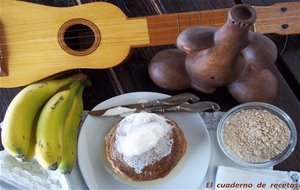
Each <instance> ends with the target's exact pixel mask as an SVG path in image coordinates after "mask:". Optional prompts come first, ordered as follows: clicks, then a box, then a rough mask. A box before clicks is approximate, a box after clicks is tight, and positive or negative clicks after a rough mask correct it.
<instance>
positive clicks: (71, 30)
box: [58, 18, 101, 56]
mask: <svg viewBox="0 0 300 190" xmlns="http://www.w3.org/2000/svg"><path fill="white" fill-rule="evenodd" d="M100 40H101V36H100V31H99V29H98V28H97V26H96V25H94V24H93V23H92V22H90V21H88V20H85V19H80V18H78V19H73V20H69V21H68V22H66V23H65V24H63V26H62V27H61V28H60V30H59V32H58V42H59V45H60V46H61V48H62V49H63V50H64V51H65V52H67V53H69V54H72V55H75V56H84V55H88V54H90V53H92V52H94V51H95V50H96V49H97V48H98V46H99V44H100Z"/></svg>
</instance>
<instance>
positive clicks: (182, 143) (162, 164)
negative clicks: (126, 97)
mask: <svg viewBox="0 0 300 190" xmlns="http://www.w3.org/2000/svg"><path fill="white" fill-rule="evenodd" d="M126 143H127V144H126ZM105 148H106V149H105V150H106V157H107V160H108V162H109V163H110V164H111V166H112V168H113V169H114V171H115V172H116V173H117V174H119V175H120V176H121V177H123V178H125V179H128V180H133V181H150V180H155V179H159V178H163V177H165V176H167V175H168V174H169V173H170V172H171V171H172V169H173V168H174V167H175V166H176V165H177V164H178V162H179V161H180V159H181V158H182V157H183V155H184V154H185V152H186V148H187V143H186V139H185V137H184V134H183V131H182V130H181V129H180V128H179V126H178V125H177V123H176V122H175V121H173V120H171V119H169V118H166V117H164V116H161V115H157V114H153V113H135V114H132V115H130V116H127V117H126V118H124V119H122V120H121V121H119V122H117V123H116V124H115V125H114V126H113V127H112V129H111V130H110V132H109V133H108V134H107V135H106V137H105Z"/></svg>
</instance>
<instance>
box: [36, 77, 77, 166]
mask: <svg viewBox="0 0 300 190" xmlns="http://www.w3.org/2000/svg"><path fill="white" fill-rule="evenodd" d="M81 85H82V84H81V82H79V81H74V82H72V84H71V87H70V89H67V90H64V91H61V92H58V93H56V94H55V95H54V96H53V97H51V98H50V100H49V101H48V102H47V103H46V105H45V106H44V108H43V110H42V112H41V115H40V117H39V120H38V123H37V131H36V143H37V144H36V149H35V156H36V159H37V161H38V162H39V164H40V165H41V166H43V167H44V168H47V169H50V170H56V169H57V167H58V165H59V163H60V161H61V159H62V151H63V141H62V139H63V127H64V122H65V119H66V117H67V113H68V111H69V109H70V108H71V105H72V101H73V99H74V97H75V95H76V93H77V91H78V90H79V88H80V86H81Z"/></svg>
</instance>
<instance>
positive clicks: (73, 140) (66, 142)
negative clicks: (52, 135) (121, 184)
mask: <svg viewBox="0 0 300 190" xmlns="http://www.w3.org/2000/svg"><path fill="white" fill-rule="evenodd" d="M84 87H85V86H84V85H82V86H81V87H80V89H79V91H78V92H77V94H76V96H75V97H74V100H73V103H72V106H71V108H70V110H69V112H68V116H67V117H66V120H65V123H64V134H63V153H62V160H61V162H60V164H59V166H58V171H59V172H60V173H62V174H70V173H71V171H72V169H73V168H74V166H75V164H76V158H77V138H78V131H79V124H80V120H81V115H82V113H83V101H82V93H83V90H84Z"/></svg>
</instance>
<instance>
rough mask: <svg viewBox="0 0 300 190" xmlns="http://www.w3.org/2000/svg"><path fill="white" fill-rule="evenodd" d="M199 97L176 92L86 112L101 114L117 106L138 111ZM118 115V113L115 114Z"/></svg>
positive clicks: (177, 103)
mask: <svg viewBox="0 0 300 190" xmlns="http://www.w3.org/2000/svg"><path fill="white" fill-rule="evenodd" d="M199 100H200V98H199V97H198V96H196V95H194V94H192V93H182V94H178V95H175V96H172V97H169V98H165V99H161V100H154V101H150V102H147V103H137V104H128V105H120V106H115V107H110V108H107V109H102V110H93V111H89V112H88V114H89V115H92V116H103V115H104V114H105V112H107V111H109V110H112V109H117V108H124V109H126V108H127V109H128V110H127V111H128V112H130V109H131V112H139V111H141V110H144V109H146V108H151V107H162V106H176V105H179V104H183V103H186V102H188V101H191V102H198V101H199ZM116 115H119V114H116ZM109 116H112V115H109Z"/></svg>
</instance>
